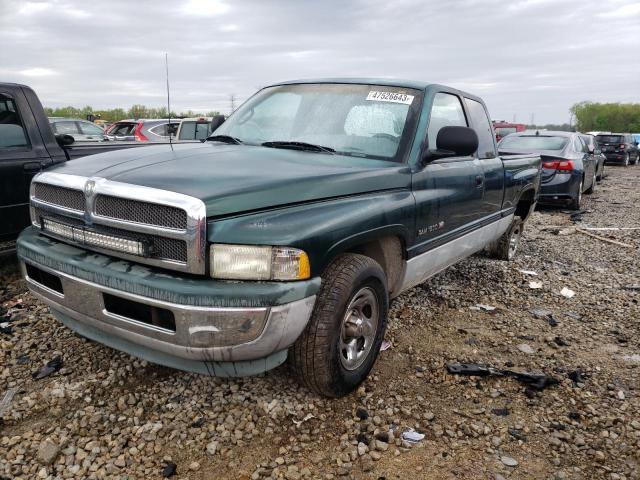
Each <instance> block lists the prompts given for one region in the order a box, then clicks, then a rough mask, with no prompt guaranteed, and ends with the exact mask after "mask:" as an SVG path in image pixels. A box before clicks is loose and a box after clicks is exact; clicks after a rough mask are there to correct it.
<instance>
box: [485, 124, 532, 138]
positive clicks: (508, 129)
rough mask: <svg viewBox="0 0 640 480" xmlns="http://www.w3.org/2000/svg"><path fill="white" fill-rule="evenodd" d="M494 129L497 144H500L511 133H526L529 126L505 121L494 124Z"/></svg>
mask: <svg viewBox="0 0 640 480" xmlns="http://www.w3.org/2000/svg"><path fill="white" fill-rule="evenodd" d="M493 129H494V131H495V132H496V142H499V141H500V140H502V139H503V138H504V137H506V136H507V135H509V134H510V133H516V132H524V131H525V130H526V129H527V126H526V125H525V124H524V123H509V122H505V121H500V122H496V121H494V122H493Z"/></svg>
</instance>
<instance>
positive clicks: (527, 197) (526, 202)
mask: <svg viewBox="0 0 640 480" xmlns="http://www.w3.org/2000/svg"><path fill="white" fill-rule="evenodd" d="M534 202H535V192H534V191H533V190H527V191H525V192H523V193H522V195H521V196H520V200H518V204H517V205H516V212H515V215H516V217H520V218H522V221H523V222H524V221H525V220H526V219H527V218H528V217H529V215H530V214H531V207H532V206H533V204H534Z"/></svg>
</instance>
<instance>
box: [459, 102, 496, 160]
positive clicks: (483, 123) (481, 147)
mask: <svg viewBox="0 0 640 480" xmlns="http://www.w3.org/2000/svg"><path fill="white" fill-rule="evenodd" d="M464 101H465V103H466V104H467V109H468V110H469V117H470V120H471V126H472V127H473V129H474V130H475V131H476V133H477V134H478V152H477V153H478V158H494V157H495V156H496V150H495V145H494V144H493V130H492V129H491V122H490V121H489V117H487V112H486V111H485V109H484V107H483V106H482V104H481V103H480V102H477V101H475V100H471V99H470V98H465V99H464Z"/></svg>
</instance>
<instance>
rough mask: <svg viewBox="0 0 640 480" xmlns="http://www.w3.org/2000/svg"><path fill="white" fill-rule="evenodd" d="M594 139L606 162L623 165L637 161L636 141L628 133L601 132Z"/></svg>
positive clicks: (638, 154) (638, 155)
mask: <svg viewBox="0 0 640 480" xmlns="http://www.w3.org/2000/svg"><path fill="white" fill-rule="evenodd" d="M596 139H597V140H598V144H599V145H600V148H602V153H604V155H605V157H607V162H617V163H622V164H623V165H624V166H625V167H626V166H627V165H629V164H630V163H631V164H634V165H635V164H636V163H638V157H640V153H639V152H638V142H636V140H635V138H633V135H631V134H630V133H607V134H604V133H603V134H600V135H598V136H596Z"/></svg>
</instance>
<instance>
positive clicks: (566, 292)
mask: <svg viewBox="0 0 640 480" xmlns="http://www.w3.org/2000/svg"><path fill="white" fill-rule="evenodd" d="M575 294H576V292H574V291H573V290H571V289H570V288H567V287H562V290H560V295H562V296H563V297H565V298H573V296H574V295H575Z"/></svg>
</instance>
